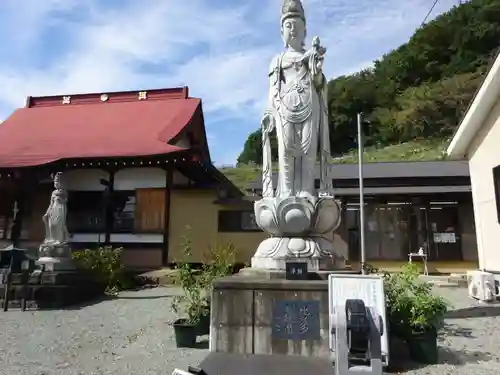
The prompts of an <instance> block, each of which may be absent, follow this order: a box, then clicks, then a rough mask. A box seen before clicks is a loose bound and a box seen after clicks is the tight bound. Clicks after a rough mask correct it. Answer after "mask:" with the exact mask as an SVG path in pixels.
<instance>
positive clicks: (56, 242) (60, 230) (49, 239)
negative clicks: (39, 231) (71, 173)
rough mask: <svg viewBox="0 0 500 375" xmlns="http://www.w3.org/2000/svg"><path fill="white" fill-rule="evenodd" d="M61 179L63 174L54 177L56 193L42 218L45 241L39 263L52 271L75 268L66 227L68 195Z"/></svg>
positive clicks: (53, 194)
mask: <svg viewBox="0 0 500 375" xmlns="http://www.w3.org/2000/svg"><path fill="white" fill-rule="evenodd" d="M61 177H62V173H61V172H58V173H56V174H55V175H54V191H53V192H52V195H51V197H50V204H49V208H47V212H45V215H43V217H42V220H43V223H44V225H45V239H44V241H43V243H42V244H41V245H40V248H39V255H40V258H39V259H38V263H39V264H41V265H43V266H44V267H45V268H46V269H48V270H52V271H53V270H70V269H73V268H74V266H73V262H72V259H71V250H70V247H69V244H68V240H69V234H68V228H67V226H66V213H67V206H66V205H67V201H68V193H67V192H66V190H65V189H64V188H63V186H62V181H61V179H62V178H61Z"/></svg>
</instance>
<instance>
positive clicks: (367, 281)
mask: <svg viewBox="0 0 500 375" xmlns="http://www.w3.org/2000/svg"><path fill="white" fill-rule="evenodd" d="M348 299H361V300H363V302H364V303H365V306H366V307H367V308H369V309H370V310H371V311H372V312H374V313H375V314H376V315H378V316H379V317H381V318H382V322H383V327H380V328H381V330H382V337H381V348H382V356H383V357H385V358H383V363H384V364H385V365H387V364H388V363H389V340H388V335H387V318H386V310H385V294H384V280H383V278H382V276H378V275H343V274H337V275H335V274H331V275H329V276H328V306H329V315H330V350H331V351H335V337H334V335H333V334H332V328H333V325H332V323H333V322H334V316H335V313H336V311H335V308H336V307H337V306H345V302H346V301H347V300H348ZM374 317H375V316H374ZM375 318H376V317H375Z"/></svg>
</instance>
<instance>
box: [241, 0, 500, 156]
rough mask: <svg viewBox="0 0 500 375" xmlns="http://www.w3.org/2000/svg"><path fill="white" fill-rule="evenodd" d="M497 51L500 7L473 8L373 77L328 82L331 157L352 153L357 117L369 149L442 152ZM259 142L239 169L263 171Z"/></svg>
mask: <svg viewBox="0 0 500 375" xmlns="http://www.w3.org/2000/svg"><path fill="white" fill-rule="evenodd" d="M499 46H500V0H471V1H470V2H467V3H465V4H462V5H460V6H457V7H455V8H453V9H451V10H450V11H449V12H447V13H445V14H443V15H441V16H439V17H438V18H436V19H435V20H433V21H431V22H429V23H428V24H426V25H425V26H423V27H422V28H420V29H419V30H417V31H416V32H415V34H414V35H413V36H412V37H411V39H410V40H409V41H408V43H406V44H404V45H402V46H400V47H399V48H397V49H395V50H393V51H392V52H390V53H388V54H386V55H384V56H382V57H381V58H380V59H379V60H377V61H375V63H374V67H373V68H372V69H367V70H363V71H361V72H358V73H356V74H352V75H348V76H341V77H337V78H335V79H333V80H331V81H330V82H329V83H328V89H329V91H328V94H329V95H328V104H329V110H330V128H331V132H330V134H331V148H332V152H333V153H334V155H333V156H339V155H342V154H345V153H349V151H350V150H352V149H353V148H355V147H356V143H355V140H356V114H357V113H358V112H363V113H364V117H365V119H366V120H367V121H366V124H365V125H364V127H365V129H364V131H365V134H366V142H367V146H371V147H372V149H380V148H383V147H386V146H390V145H396V144H400V143H405V142H408V141H412V142H415V140H417V141H418V139H425V140H426V141H425V142H429V139H430V140H431V141H432V143H433V144H442V143H443V142H444V140H445V139H447V138H448V137H450V136H451V135H452V134H453V131H454V129H455V127H456V126H457V124H458V123H459V121H460V119H461V117H462V116H463V113H464V111H465V110H466V109H467V107H468V105H469V102H470V101H471V99H472V98H473V96H474V93H475V91H476V89H477V87H478V85H479V84H480V82H481V81H482V78H483V77H484V74H485V72H486V71H487V69H488V67H489V64H490V62H491V60H492V58H493V57H494V56H495V54H496V50H497V49H498V47H499ZM260 140H261V134H260V130H258V131H256V132H254V133H252V134H250V135H249V137H248V139H247V141H246V143H245V145H244V149H243V152H242V153H241V155H240V156H239V158H238V163H239V164H260V163H261V160H262V148H261V146H260ZM274 146H275V145H274ZM274 151H276V150H274ZM275 156H276V152H275Z"/></svg>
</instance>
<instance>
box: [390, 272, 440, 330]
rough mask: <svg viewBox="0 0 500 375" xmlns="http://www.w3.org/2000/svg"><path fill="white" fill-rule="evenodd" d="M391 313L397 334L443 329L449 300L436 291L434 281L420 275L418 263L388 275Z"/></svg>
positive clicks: (391, 321)
mask: <svg viewBox="0 0 500 375" xmlns="http://www.w3.org/2000/svg"><path fill="white" fill-rule="evenodd" d="M384 289H385V295H386V307H387V316H388V320H389V322H390V324H391V329H393V330H394V333H395V334H396V335H400V336H406V335H408V334H411V333H412V332H425V331H428V330H430V329H439V328H440V326H441V325H442V321H443V319H444V314H445V313H446V311H447V309H448V303H447V301H446V300H445V299H444V298H442V297H440V296H437V295H435V294H434V293H433V291H432V285H431V284H430V283H427V282H423V281H422V280H420V278H419V271H418V267H417V266H416V265H412V264H408V265H406V266H405V267H403V269H402V271H401V272H398V273H394V274H389V273H386V274H385V275H384Z"/></svg>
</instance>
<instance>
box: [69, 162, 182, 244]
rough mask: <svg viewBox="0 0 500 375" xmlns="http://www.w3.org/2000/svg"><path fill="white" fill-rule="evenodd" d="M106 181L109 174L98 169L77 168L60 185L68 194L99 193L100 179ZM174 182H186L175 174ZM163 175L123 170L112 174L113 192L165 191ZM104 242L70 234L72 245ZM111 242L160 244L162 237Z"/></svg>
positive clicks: (129, 237) (123, 238)
mask: <svg viewBox="0 0 500 375" xmlns="http://www.w3.org/2000/svg"><path fill="white" fill-rule="evenodd" d="M101 178H103V179H106V180H108V179H109V174H108V173H106V172H104V171H102V170H99V169H77V170H72V171H69V172H67V173H65V174H64V184H65V186H66V188H67V189H68V190H69V191H103V190H104V186H102V185H101V184H100V179H101ZM174 183H176V184H183V183H186V184H187V183H188V179H187V178H186V177H184V176H183V175H182V174H180V173H178V172H177V171H176V172H175V174H174ZM165 187H166V172H165V171H164V170H162V169H160V168H154V167H153V168H127V169H122V170H120V171H118V172H117V173H116V174H115V183H114V189H115V190H116V191H120V190H121V191H124V190H135V189H140V188H165ZM99 237H100V240H101V241H103V240H104V235H103V234H100V235H99V234H98V233H72V236H71V241H72V242H95V243H97V242H99ZM110 240H111V242H116V243H120V242H121V243H127V242H128V243H130V242H137V243H141V242H142V243H162V242H163V235H162V234H111V236H110Z"/></svg>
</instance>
